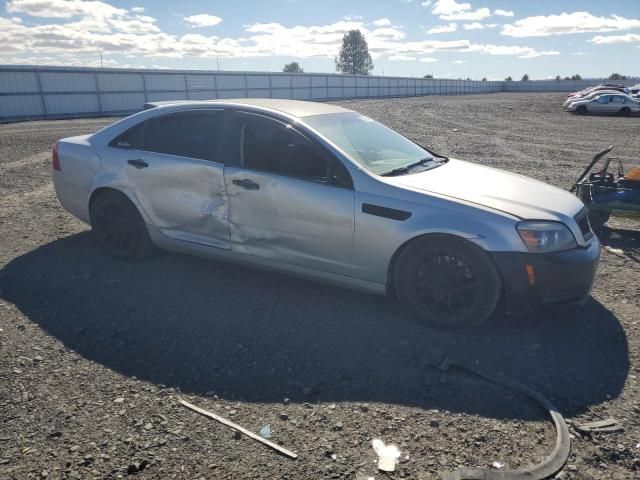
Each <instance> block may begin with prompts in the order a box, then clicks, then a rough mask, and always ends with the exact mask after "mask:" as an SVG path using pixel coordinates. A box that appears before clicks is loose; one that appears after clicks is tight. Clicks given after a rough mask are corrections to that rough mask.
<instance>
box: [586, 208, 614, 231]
mask: <svg viewBox="0 0 640 480" xmlns="http://www.w3.org/2000/svg"><path fill="white" fill-rule="evenodd" d="M588 216H589V223H590V224H591V229H592V230H593V231H594V232H595V233H601V232H602V229H603V228H604V224H605V223H607V222H608V221H609V218H610V217H611V213H609V212H601V211H598V210H589V214H588Z"/></svg>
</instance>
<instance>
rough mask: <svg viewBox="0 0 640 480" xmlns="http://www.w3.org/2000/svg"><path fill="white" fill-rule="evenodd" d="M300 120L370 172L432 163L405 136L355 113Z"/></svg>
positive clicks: (431, 158) (426, 152)
mask: <svg viewBox="0 0 640 480" xmlns="http://www.w3.org/2000/svg"><path fill="white" fill-rule="evenodd" d="M304 122H305V123H306V124H307V125H309V126H310V127H311V128H313V129H314V130H316V131H317V132H318V133H320V134H321V135H322V136H323V137H325V138H326V139H327V140H329V141H330V142H332V143H333V144H334V145H336V146H337V147H338V148H340V149H341V150H342V151H343V152H344V153H346V154H347V155H348V156H349V157H351V158H352V159H353V160H354V161H356V162H357V163H359V164H360V165H362V166H364V167H365V168H367V169H368V170H370V171H371V172H373V173H375V174H378V175H384V174H388V173H390V172H393V171H398V170H401V169H404V168H408V167H410V166H412V165H416V164H421V163H425V162H426V163H428V162H434V163H436V162H435V159H434V157H433V155H431V153H429V152H428V151H427V150H425V149H424V148H422V147H420V146H418V145H416V144H415V143H413V142H412V141H411V140H409V139H408V138H405V137H403V136H402V135H400V134H399V133H397V132H395V131H393V130H391V129H390V128H387V127H385V126H384V125H382V124H380V123H378V122H376V121H374V120H372V119H370V118H367V117H365V116H363V115H360V114H358V113H356V112H347V113H334V114H328V115H314V116H310V117H305V118H304Z"/></svg>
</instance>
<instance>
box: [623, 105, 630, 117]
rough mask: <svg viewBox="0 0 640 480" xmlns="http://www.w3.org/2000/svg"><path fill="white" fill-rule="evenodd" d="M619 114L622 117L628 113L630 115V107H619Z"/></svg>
mask: <svg viewBox="0 0 640 480" xmlns="http://www.w3.org/2000/svg"><path fill="white" fill-rule="evenodd" d="M620 115H622V116H623V117H628V116H629V115H631V109H630V108H629V107H622V108H621V109H620Z"/></svg>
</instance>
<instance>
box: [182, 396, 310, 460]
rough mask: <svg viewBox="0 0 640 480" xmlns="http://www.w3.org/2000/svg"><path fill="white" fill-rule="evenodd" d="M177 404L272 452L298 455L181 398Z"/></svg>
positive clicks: (289, 455)
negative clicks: (215, 421)
mask: <svg viewBox="0 0 640 480" xmlns="http://www.w3.org/2000/svg"><path fill="white" fill-rule="evenodd" d="M178 403H180V404H181V405H182V406H184V407H187V408H188V409H190V410H193V411H194V412H198V413H199V414H201V415H204V416H205V417H209V418H212V419H214V420H217V421H218V422H220V423H222V424H223V425H226V426H227V427H231V428H233V429H234V430H237V431H238V432H240V433H243V434H245V435H246V436H247V437H250V438H253V439H254V440H256V441H258V442H260V443H264V444H265V445H267V446H269V447H271V448H273V449H274V450H277V451H278V452H280V453H282V454H284V455H286V456H288V457H291V458H298V454H297V453H294V452H292V451H290V450H287V449H286V448H284V447H281V446H280V445H277V444H275V443H273V442H270V441H269V440H267V439H266V438H262V437H261V436H260V435H257V434H255V433H253V432H252V431H250V430H247V429H246V428H244V427H241V426H240V425H237V424H235V423H233V422H232V421H231V420H227V419H226V418H223V417H221V416H220V415H216V414H215V413H213V412H209V411H207V410H205V409H203V408H200V407H197V406H195V405H193V404H192V403H189V402H187V401H186V400H182V399H181V398H179V399H178Z"/></svg>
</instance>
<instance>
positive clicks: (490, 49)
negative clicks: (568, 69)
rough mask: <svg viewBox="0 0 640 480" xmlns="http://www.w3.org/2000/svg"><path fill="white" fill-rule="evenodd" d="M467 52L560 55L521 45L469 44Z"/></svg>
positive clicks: (535, 56)
mask: <svg viewBox="0 0 640 480" xmlns="http://www.w3.org/2000/svg"><path fill="white" fill-rule="evenodd" d="M461 51H464V52H468V53H484V54H486V55H506V56H515V57H518V58H538V57H542V56H550V55H560V52H557V51H554V50H547V51H543V52H540V51H538V50H536V49H534V48H531V47H521V46H517V45H492V44H487V45H477V44H476V45H470V46H469V48H467V49H466V50H461Z"/></svg>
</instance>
